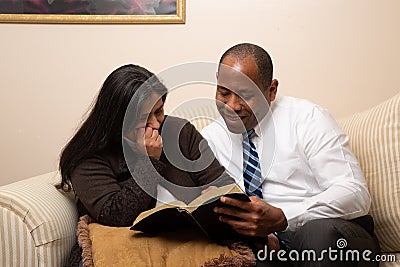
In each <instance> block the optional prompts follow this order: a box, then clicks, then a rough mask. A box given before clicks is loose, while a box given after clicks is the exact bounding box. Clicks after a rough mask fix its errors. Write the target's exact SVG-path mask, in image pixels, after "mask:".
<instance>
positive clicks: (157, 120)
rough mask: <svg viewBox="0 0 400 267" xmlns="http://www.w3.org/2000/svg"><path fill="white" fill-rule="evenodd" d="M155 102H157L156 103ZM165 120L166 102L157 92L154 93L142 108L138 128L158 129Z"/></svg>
mask: <svg viewBox="0 0 400 267" xmlns="http://www.w3.org/2000/svg"><path fill="white" fill-rule="evenodd" d="M154 103H155V104H154ZM163 121H164V103H163V101H162V99H161V97H160V96H159V95H157V94H152V96H151V97H150V99H149V101H147V102H146V103H145V104H144V105H143V108H142V111H141V113H140V115H139V120H138V123H137V125H136V127H135V128H136V129H140V128H146V127H150V128H152V129H154V130H158V129H159V128H160V126H161V123H162V122H163Z"/></svg>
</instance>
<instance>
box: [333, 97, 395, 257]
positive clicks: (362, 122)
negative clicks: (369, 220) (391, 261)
mask: <svg viewBox="0 0 400 267" xmlns="http://www.w3.org/2000/svg"><path fill="white" fill-rule="evenodd" d="M338 123H339V124H340V125H341V126H342V128H343V130H344V131H345V132H346V133H347V134H348V135H349V137H350V142H351V147H352V149H353V152H354V153H355V155H356V157H357V158H358V160H359V162H360V166H361V168H362V170H363V172H364V174H365V178H366V180H367V184H368V188H369V191H370V193H371V197H372V205H371V210H370V214H371V215H372V216H373V217H374V220H375V232H376V235H377V236H378V239H379V241H380V244H381V248H382V250H383V251H386V252H393V251H400V94H397V95H396V96H394V97H392V98H391V99H389V100H387V101H385V102H383V103H381V104H379V105H377V106H375V107H373V108H371V109H369V110H367V111H364V112H360V113H357V114H354V115H352V116H351V117H348V118H345V119H342V120H339V121H338Z"/></svg>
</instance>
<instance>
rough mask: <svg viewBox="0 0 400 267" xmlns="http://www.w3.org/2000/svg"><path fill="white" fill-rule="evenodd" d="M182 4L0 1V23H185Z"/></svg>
mask: <svg viewBox="0 0 400 267" xmlns="http://www.w3.org/2000/svg"><path fill="white" fill-rule="evenodd" d="M185 1H186V0H0V23H66V24H68V23H69V24H72V23H75V24H157V23H162V24H164V23H185V16H186V12H185V11H186V10H185V8H186V2H185Z"/></svg>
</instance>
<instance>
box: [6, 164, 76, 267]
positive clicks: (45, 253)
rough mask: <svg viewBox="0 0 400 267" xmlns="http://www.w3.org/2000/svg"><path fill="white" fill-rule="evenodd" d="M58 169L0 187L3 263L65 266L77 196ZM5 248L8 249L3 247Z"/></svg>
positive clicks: (73, 227)
mask: <svg viewBox="0 0 400 267" xmlns="http://www.w3.org/2000/svg"><path fill="white" fill-rule="evenodd" d="M59 179H60V176H59V175H57V174H56V173H55V172H53V173H48V174H45V175H40V176H36V177H33V178H29V179H25V180H22V181H19V182H16V183H13V184H9V185H5V186H2V187H0V225H1V228H0V247H1V248H2V249H1V257H0V266H32V267H34V266H63V264H65V263H66V261H67V259H68V257H69V254H70V251H71V247H72V245H73V244H74V243H75V240H76V236H75V228H76V222H77V219H78V218H77V216H78V214H77V211H76V207H75V203H74V200H73V199H71V198H70V197H69V196H68V195H67V194H65V193H61V192H60V191H58V190H57V189H56V188H55V187H54V185H53V184H54V183H55V182H58V181H59ZM3 248H5V249H3Z"/></svg>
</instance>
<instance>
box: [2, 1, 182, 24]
mask: <svg viewBox="0 0 400 267" xmlns="http://www.w3.org/2000/svg"><path fill="white" fill-rule="evenodd" d="M0 1H2V0H0ZM49 1H50V2H53V1H57V0H49ZM93 1H96V0H93ZM122 1H124V0H122ZM175 2H176V13H175V14H146V15H115V14H109V15H105V14H102V15H97V14H90V15H86V14H85V15H81V14H19V13H18V14H8V13H7V14H4V13H2V12H4V11H2V10H1V9H0V23H33V24H41V23H43V24H184V23H185V19H186V0H176V1H175Z"/></svg>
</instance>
